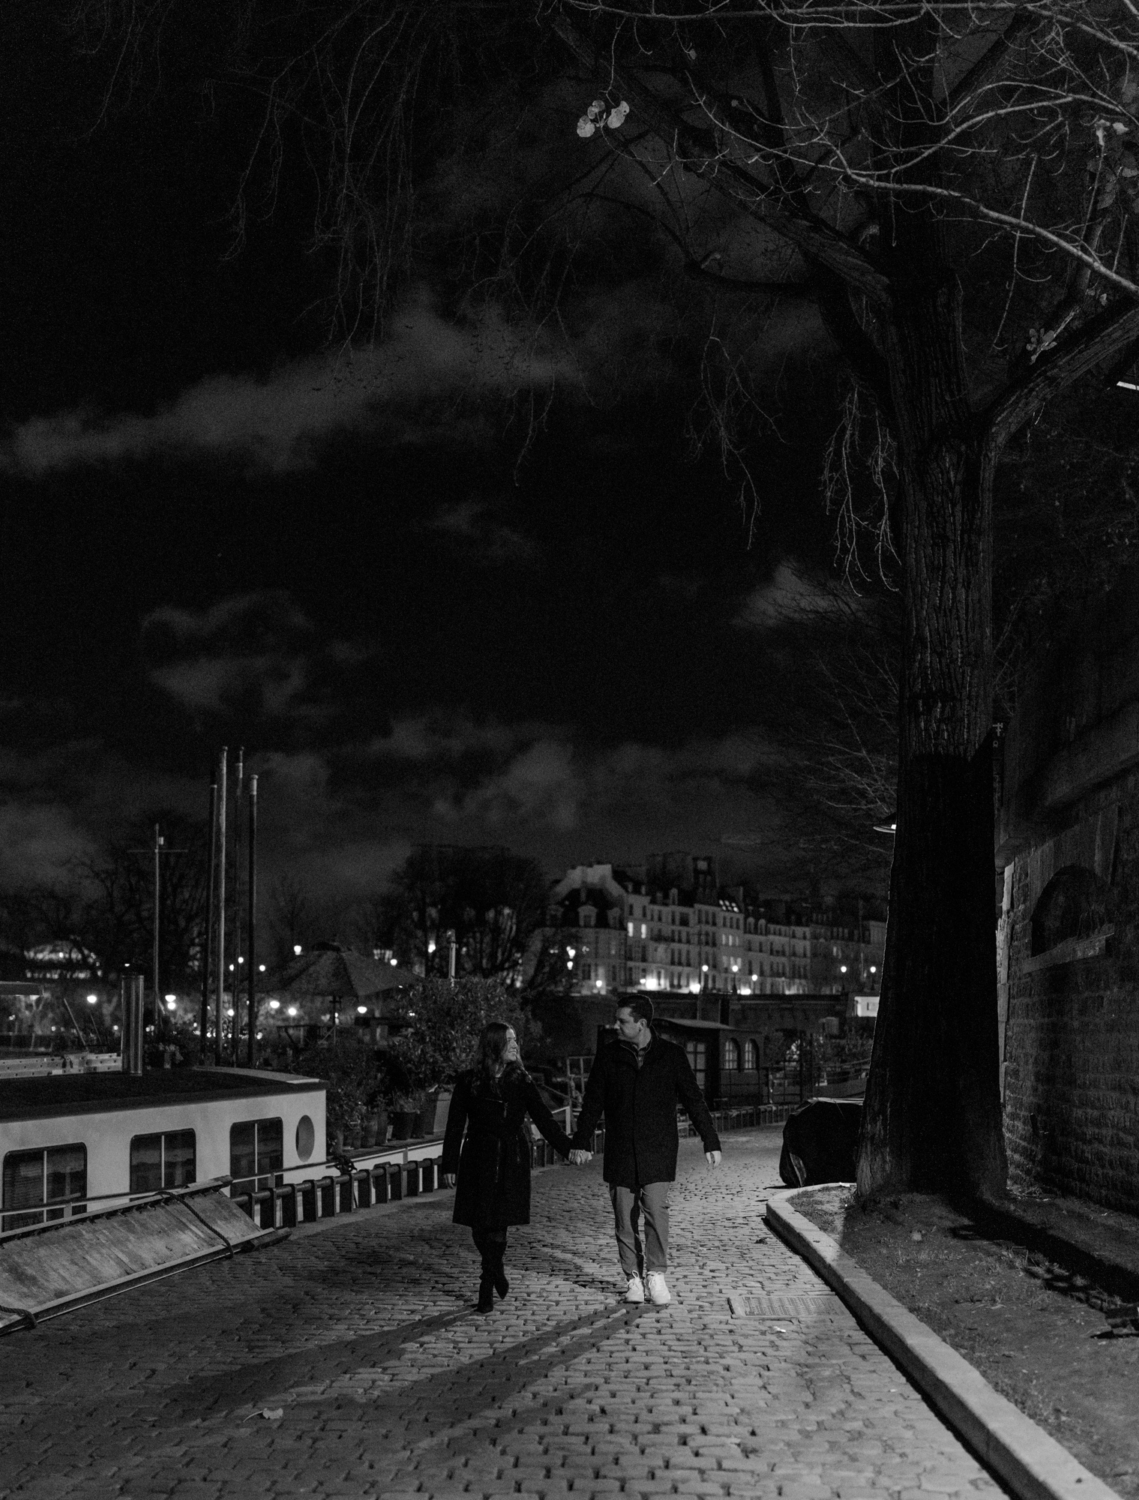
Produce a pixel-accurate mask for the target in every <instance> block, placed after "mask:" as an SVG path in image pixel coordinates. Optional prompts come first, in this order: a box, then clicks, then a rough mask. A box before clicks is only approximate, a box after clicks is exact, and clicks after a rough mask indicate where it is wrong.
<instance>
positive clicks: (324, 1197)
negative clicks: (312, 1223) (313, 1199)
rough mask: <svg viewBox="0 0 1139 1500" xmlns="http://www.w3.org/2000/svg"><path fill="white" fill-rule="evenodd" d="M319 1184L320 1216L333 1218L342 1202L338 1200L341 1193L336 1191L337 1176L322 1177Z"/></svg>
mask: <svg viewBox="0 0 1139 1500" xmlns="http://www.w3.org/2000/svg"><path fill="white" fill-rule="evenodd" d="M317 1186H318V1187H319V1189H320V1217H321V1218H322V1219H331V1218H332V1217H333V1215H334V1214H336V1213H338V1212H339V1209H340V1204H339V1202H338V1201H337V1200H338V1199H339V1197H340V1195H339V1193H338V1192H337V1191H336V1178H335V1177H322V1178H321V1179H320V1181H319V1182H318V1184H317Z"/></svg>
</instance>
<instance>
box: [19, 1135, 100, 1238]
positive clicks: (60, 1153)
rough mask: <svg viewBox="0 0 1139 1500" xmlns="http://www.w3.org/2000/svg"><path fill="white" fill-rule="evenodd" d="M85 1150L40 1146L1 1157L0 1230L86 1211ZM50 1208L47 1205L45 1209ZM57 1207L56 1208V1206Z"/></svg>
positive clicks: (77, 1147)
mask: <svg viewBox="0 0 1139 1500" xmlns="http://www.w3.org/2000/svg"><path fill="white" fill-rule="evenodd" d="M86 1197H87V1147H86V1146H83V1145H76V1146H44V1147H40V1148H39V1149H38V1150H35V1151H9V1152H8V1154H7V1155H6V1156H5V1157H4V1198H3V1205H4V1206H3V1211H2V1212H0V1230H4V1229H26V1228H27V1227H28V1226H29V1225H33V1224H43V1223H45V1222H47V1221H49V1220H51V1219H63V1218H68V1217H70V1216H71V1215H72V1214H85V1213H86V1212H87V1207H86V1203H85V1200H86ZM49 1205H50V1206H49ZM56 1205H58V1206H56Z"/></svg>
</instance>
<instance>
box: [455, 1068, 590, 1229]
mask: <svg viewBox="0 0 1139 1500" xmlns="http://www.w3.org/2000/svg"><path fill="white" fill-rule="evenodd" d="M474 1081H475V1075H474V1073H473V1072H469V1073H460V1075H459V1077H458V1079H457V1080H456V1083H455V1091H454V1093H453V1095H452V1096H451V1109H450V1112H449V1114H448V1115H447V1130H446V1134H445V1135H444V1137H443V1161H442V1166H441V1169H440V1170H441V1171H443V1172H457V1173H458V1182H457V1183H456V1184H455V1211H454V1213H453V1215H452V1218H453V1220H454V1222H455V1223H456V1224H466V1225H468V1226H469V1227H470V1228H471V1229H505V1228H507V1226H508V1225H510V1224H529V1222H530V1133H529V1131H528V1130H527V1129H526V1116H527V1115H529V1116H530V1118H531V1119H532V1120H533V1122H534V1124H535V1125H537V1127H538V1129H539V1130H540V1131H541V1132H542V1134H543V1135H544V1136H545V1138H546V1139H547V1140H548V1141H549V1143H550V1145H551V1146H553V1148H554V1150H555V1151H558V1152H560V1153H561V1155H562V1156H568V1155H569V1151H570V1143H569V1137H568V1136H567V1135H566V1133H565V1131H564V1130H563V1129H562V1127H561V1126H560V1125H559V1124H558V1122H557V1121H556V1120H555V1119H554V1117H553V1115H552V1114H551V1113H550V1111H549V1109H548V1108H547V1106H546V1103H545V1101H544V1100H543V1098H542V1096H541V1094H540V1093H539V1092H538V1090H537V1087H536V1086H535V1084H534V1082H533V1080H532V1079H531V1078H530V1077H529V1075H528V1074H526V1073H524V1072H523V1071H522V1069H521V1068H511V1067H508V1068H507V1070H506V1072H505V1073H504V1074H503V1075H502V1077H501V1079H500V1080H499V1084H498V1089H497V1094H492V1093H489V1092H487V1091H486V1090H483V1089H478V1088H475V1087H474V1086H473V1085H474ZM464 1128H465V1130H466V1140H465V1141H464V1140H463V1131H464ZM460 1143H461V1146H462V1149H461V1151H460Z"/></svg>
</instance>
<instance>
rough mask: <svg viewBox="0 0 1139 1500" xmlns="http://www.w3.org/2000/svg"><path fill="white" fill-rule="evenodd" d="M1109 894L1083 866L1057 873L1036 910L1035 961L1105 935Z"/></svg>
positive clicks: (1097, 879)
mask: <svg viewBox="0 0 1139 1500" xmlns="http://www.w3.org/2000/svg"><path fill="white" fill-rule="evenodd" d="M1109 894H1110V893H1109V890H1108V886H1107V883H1106V881H1103V880H1101V879H1100V878H1099V876H1098V875H1096V874H1095V872H1094V871H1092V870H1089V869H1087V868H1086V866H1084V865H1065V866H1064V867H1063V869H1060V870H1057V871H1056V873H1055V875H1053V877H1052V879H1051V880H1050V881H1049V882H1048V884H1047V885H1046V886H1045V887H1044V889H1043V890H1042V891H1041V893H1040V899H1039V900H1038V901H1037V903H1036V906H1035V908H1034V909H1033V913H1032V939H1031V953H1032V957H1033V958H1036V957H1039V956H1040V955H1042V954H1045V953H1048V952H1050V951H1051V950H1052V949H1053V948H1058V947H1059V946H1060V945H1061V944H1062V943H1066V942H1069V941H1071V940H1073V939H1075V940H1078V939H1081V938H1090V937H1094V936H1095V935H1096V933H1098V932H1102V931H1103V930H1104V929H1105V928H1106V927H1107V925H1108V917H1107V903H1108V896H1109Z"/></svg>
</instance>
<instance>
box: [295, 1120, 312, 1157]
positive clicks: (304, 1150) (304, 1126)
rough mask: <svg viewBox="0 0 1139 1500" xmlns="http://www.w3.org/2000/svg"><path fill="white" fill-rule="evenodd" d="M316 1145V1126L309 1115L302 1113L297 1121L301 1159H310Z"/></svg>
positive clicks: (298, 1149)
mask: <svg viewBox="0 0 1139 1500" xmlns="http://www.w3.org/2000/svg"><path fill="white" fill-rule="evenodd" d="M315 1145H316V1126H315V1125H314V1124H313V1123H312V1120H311V1119H310V1118H309V1116H308V1115H302V1116H301V1117H300V1119H299V1120H298V1121H297V1155H298V1156H299V1157H300V1159H301V1161H308V1159H309V1157H310V1156H311V1155H312V1151H313V1147H314V1146H315Z"/></svg>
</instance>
